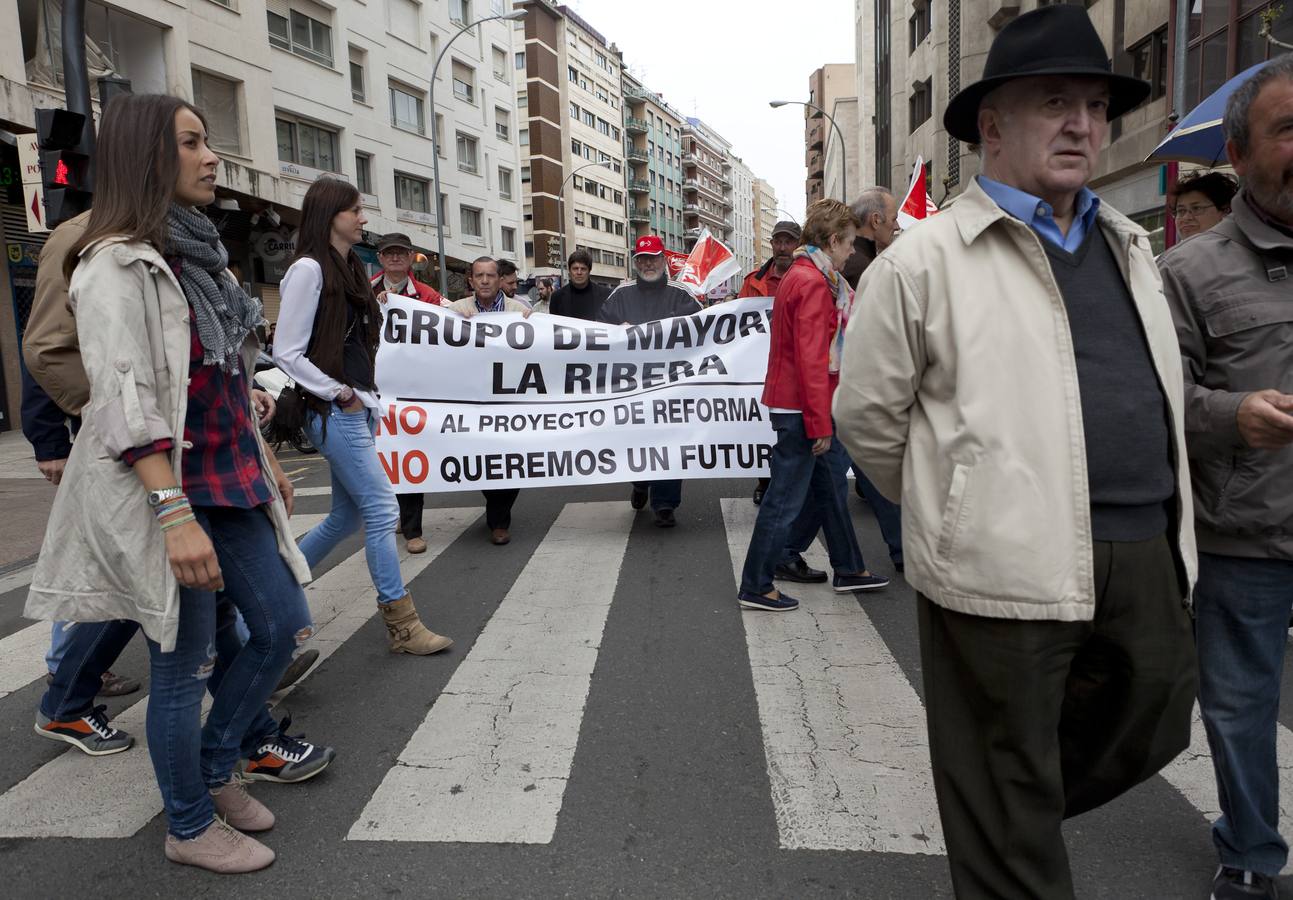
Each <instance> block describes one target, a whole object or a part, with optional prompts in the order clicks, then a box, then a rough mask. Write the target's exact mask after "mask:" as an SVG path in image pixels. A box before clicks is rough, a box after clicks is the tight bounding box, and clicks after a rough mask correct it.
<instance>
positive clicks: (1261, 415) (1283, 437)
mask: <svg viewBox="0 0 1293 900" xmlns="http://www.w3.org/2000/svg"><path fill="white" fill-rule="evenodd" d="M1290 413H1293V396H1291V395H1289V394H1284V393H1281V392H1279V391H1277V390H1274V389H1270V390H1265V391H1255V392H1253V393H1251V394H1249V395H1248V396H1247V397H1245V398H1244V402H1243V403H1241V404H1239V412H1238V414H1237V415H1236V417H1235V418H1236V420H1237V424H1238V425H1239V436H1240V437H1241V438H1243V439H1244V443H1245V444H1247V445H1248V446H1249V447H1252V448H1253V449H1254V450H1279V449H1280V448H1281V447H1287V446H1288V445H1289V444H1293V415H1290Z"/></svg>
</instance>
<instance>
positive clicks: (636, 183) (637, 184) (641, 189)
mask: <svg viewBox="0 0 1293 900" xmlns="http://www.w3.org/2000/svg"><path fill="white" fill-rule="evenodd" d="M629 191H631V192H636V193H641V194H646V193H649V192H650V191H651V182H649V181H643V180H642V179H641V178H630V179H629Z"/></svg>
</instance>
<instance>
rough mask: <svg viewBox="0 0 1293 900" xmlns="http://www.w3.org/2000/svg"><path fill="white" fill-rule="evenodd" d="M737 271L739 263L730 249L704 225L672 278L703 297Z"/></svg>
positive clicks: (739, 269)
mask: <svg viewBox="0 0 1293 900" xmlns="http://www.w3.org/2000/svg"><path fill="white" fill-rule="evenodd" d="M740 271H741V264H740V263H739V262H738V261H737V259H736V257H735V256H734V255H732V251H731V250H728V249H727V248H726V247H724V246H723V242H722V241H720V240H718V239H717V238H715V237H714V236H713V235H712V234H710V233H709V229H708V228H705V229H702V230H701V232H700V237H699V238H697V239H696V246H695V247H693V248H692V251H691V253H690V254H689V255H688V256H687V259H686V261H685V262H684V263H683V265H682V269H681V270H680V271H679V272H678V274H677V275H676V276H675V277H674V280H675V281H677V282H678V283H679V284H681V285H682V286H683V287H685V288H686V289H687V290H689V291H691V292H692V293H693V294H695V295H696V296H697V297H703V296H705V295H706V294H708V293H709V292H710V291H711V290H713V289H714V288H716V287H718V286H719V285H720V284H722V283H723V282H724V281H727V279H729V278H731V277H732V276H733V275H737V274H739V273H740Z"/></svg>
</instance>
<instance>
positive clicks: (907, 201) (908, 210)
mask: <svg viewBox="0 0 1293 900" xmlns="http://www.w3.org/2000/svg"><path fill="white" fill-rule="evenodd" d="M936 212H938V206H937V205H935V203H934V201H933V200H931V199H929V195H928V194H927V193H926V192H925V160H924V159H923V158H922V157H919V156H917V157H916V167H915V169H914V170H913V171H912V173H911V184H910V185H908V187H907V196H906V197H904V198H903V199H902V205H900V206H899V207H898V225H899V226H900V227H901V228H902V230H903V231H906V230H907V229H908V228H910V227H911V226H913V225H915V224H916V223H917V222H919V221H920V220H921V219H927V218H929V217H930V216H932V215H933V214H934V213H936Z"/></svg>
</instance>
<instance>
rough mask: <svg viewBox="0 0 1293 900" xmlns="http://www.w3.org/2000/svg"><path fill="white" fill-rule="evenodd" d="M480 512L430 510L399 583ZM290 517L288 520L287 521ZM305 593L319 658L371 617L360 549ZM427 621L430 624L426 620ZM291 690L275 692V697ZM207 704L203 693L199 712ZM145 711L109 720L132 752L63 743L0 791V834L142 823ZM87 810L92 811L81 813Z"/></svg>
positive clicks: (141, 705)
mask: <svg viewBox="0 0 1293 900" xmlns="http://www.w3.org/2000/svg"><path fill="white" fill-rule="evenodd" d="M480 512H481V510H480V508H471V509H438V510H436V511H435V517H434V524H431V523H430V522H429V523H428V527H427V529H426V531H425V533H424V534H423V537H424V538H425V539H426V542H427V551H426V552H425V553H421V554H418V555H416V556H407V555H406V556H404V557H403V558H402V559H401V562H400V572H401V574H402V575H403V576H404V580H405V582H406V583H407V582H409V581H412V580H413V579H414V578H415V577H417V576H418V575H419V574H421V572H422V571H423V570H424V569H425V568H426V567H427V566H429V565H430V564H431V563H432V562H433V561H434V560H435V559H436V557H438V556H439V555H440V554H441V553H443V552H444V550H445V548H447V547H448V546H449V545H450V544H452V543H453V542H454V541H455V540H457V538H458V536H459V535H460V534H461V533H462V532H463V531H464V530H465V529H466V528H467V527H468V526H469V525H470V524H471V523H472V522H474V521H475V520H476V519H477V518H479V516H480ZM297 518H298V517H293V523H294V524H295V522H296V519H297ZM299 518H301V519H302V520H304V519H305V517H304V516H301V517H299ZM428 518H430V517H428ZM305 595H306V599H307V600H308V601H309V604H310V614H311V616H312V617H313V620H314V627H315V634H314V637H313V638H311V643H310V646H311V647H313V648H314V649H316V650H318V651H319V662H320V663H321V662H323V661H324V660H326V659H327V658H328V657H329V656H331V655H332V654H333V653H334V652H336V650H337V648H338V647H340V646H341V645H342V644H343V643H345V641H346V639H347V638H349V637H350V636H351V635H353V634H354V633H355V632H356V631H357V630H359V627H360V626H361V625H363V624H364V623H365V622H367V621H368V620H369V619H370V618H372V617H373V616H374V615H376V614H377V607H376V604H375V603H374V594H373V588H372V581H371V580H370V578H369V575H368V564H367V561H366V559H365V556H364V551H363V550H362V549H361V550H359V551H358V552H357V553H353V554H351V555H350V556H349V557H347V558H346V559H345V560H344V561H343V562H341V563H340V564H338V565H337V566H335V567H334V568H332V569H331V570H330V571H329V572H328V573H327V574H325V575H324V576H322V577H321V578H319V580H318V581H315V582H313V583H312V584H310V585H309V586H308V587H307V588H306V590H305ZM428 618H429V619H430V620H431V622H432V623H434V618H433V617H430V616H429V617H428ZM41 627H42V628H43V627H44V626H41ZM313 671H315V669H312V670H311V672H313ZM305 677H306V678H308V677H309V673H307V674H306V676H305ZM302 680H304V679H302ZM300 683H301V682H297V684H298V685H299V684H300ZM295 687H296V685H293V687H292V688H289V689H288V690H287V691H284V692H283V693H282V694H280V695H276V696H278V698H279V699H281V698H282V697H285V696H287V694H288V693H290V692H291V690H292V689H294V688H295ZM209 705H210V697H209V696H208V697H207V698H206V700H205V702H204V703H203V709H204V710H205V709H207V708H208V707H209ZM147 711H148V699H147V698H144V699H143V700H141V701H139V702H138V703H136V704H134V705H133V706H131V707H129V708H128V709H126V710H124V711H123V712H122V713H121V714H120V715H118V716H116V717H115V718H114V719H113V720H112V724H113V725H115V726H117V727H118V728H122V729H125V730H126V731H128V732H130V733H131V734H133V735H134V736H135V746H134V747H133V748H132V749H131V750H129V751H127V752H125V753H118V754H116V755H113V756H100V757H90V756H86V755H85V754H84V753H82V752H80V751H79V750H75V749H70V748H69V749H68V750H67V751H66V752H65V753H63V754H62V755H60V756H58V757H57V758H55V759H53V760H51V761H50V762H48V763H46V764H45V765H43V766H41V767H40V768H39V769H37V770H36V771H35V772H33V773H32V774H31V775H29V776H28V777H27V778H26V779H25V780H23V781H21V782H19V783H18V784H16V785H14V786H13V787H12V788H10V789H9V790H8V791H6V792H5V793H4V794H3V795H0V838H38V837H74V838H125V837H130V836H131V835H133V834H134V833H135V832H137V831H139V829H141V828H143V827H144V826H145V825H147V824H148V822H149V821H150V820H152V818H153V817H154V816H156V815H157V814H158V813H159V812H161V811H162V798H161V794H160V793H159V792H158V790H157V782H156V780H155V779H154V777H153V769H152V764H151V762H150V761H149V758H148V750H147V744H148V736H147V734H146V733H145V731H144V722H145V718H146V715H147ZM32 716H33V718H34V717H35V712H34V711H33V713H32ZM33 740H36V738H33ZM87 810H92V811H93V813H92V814H90V815H87V814H86V811H87Z"/></svg>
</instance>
